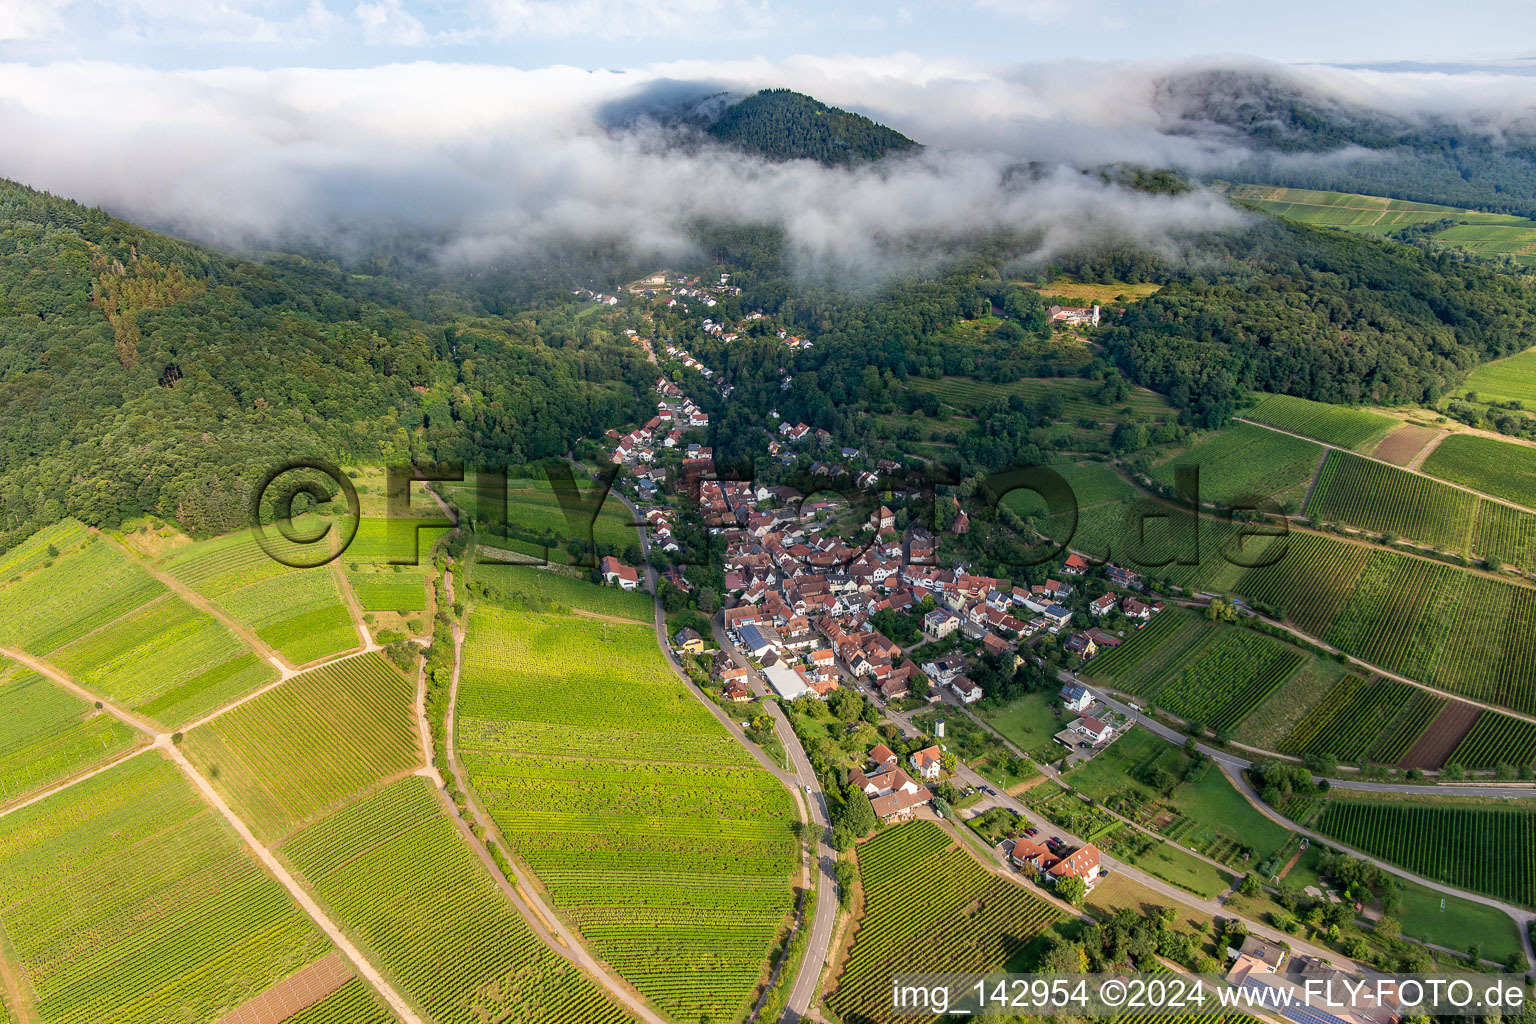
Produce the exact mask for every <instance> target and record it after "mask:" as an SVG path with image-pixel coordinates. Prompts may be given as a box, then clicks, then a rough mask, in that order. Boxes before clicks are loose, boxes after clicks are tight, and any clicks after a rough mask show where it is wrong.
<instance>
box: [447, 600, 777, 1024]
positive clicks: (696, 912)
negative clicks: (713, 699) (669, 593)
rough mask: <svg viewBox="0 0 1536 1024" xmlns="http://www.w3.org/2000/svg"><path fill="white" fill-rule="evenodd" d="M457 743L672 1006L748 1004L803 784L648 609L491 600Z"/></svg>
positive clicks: (475, 775)
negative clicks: (719, 697)
mask: <svg viewBox="0 0 1536 1024" xmlns="http://www.w3.org/2000/svg"><path fill="white" fill-rule="evenodd" d="M458 716H459V720H458V729H457V742H458V746H459V750H460V754H461V756H462V758H463V762H464V765H465V767H466V770H467V772H468V775H469V779H470V782H471V785H472V786H473V788H474V789H475V790H476V791H477V792H478V793H479V794H480V796H481V798H482V799H483V800H484V802H485V804H486V807H487V809H488V810H489V812H490V814H491V816H492V818H493V819H494V820H495V823H496V824H497V826H498V827H499V828H500V830H501V832H502V834H503V835H504V836H505V837H506V838H507V840H508V841H509V842H510V843H511V845H512V846H513V848H514V849H515V850H516V852H517V854H518V855H519V856H520V857H521V858H522V859H523V860H525V861H526V862H527V863H528V865H529V866H530V867H531V868H532V869H533V871H534V873H535V874H536V875H537V876H538V877H539V880H540V882H541V883H542V884H543V886H544V887H545V888H546V889H547V890H548V892H549V899H550V902H551V903H552V904H553V905H554V906H555V907H556V908H557V910H558V911H559V912H560V913H561V914H563V915H564V916H565V917H566V918H567V919H568V920H570V921H571V922H572V923H573V924H574V925H575V926H576V927H577V928H578V929H579V930H580V932H581V933H582V935H583V936H584V937H585V939H586V941H587V943H588V944H589V946H590V947H591V949H592V950H593V952H594V953H595V954H596V955H597V956H599V957H601V958H602V959H604V960H606V961H607V962H608V963H610V964H612V965H613V967H614V968H615V969H616V970H617V971H618V972H619V973H620V974H621V975H623V976H624V977H625V978H626V979H628V980H629V981H630V982H631V983H632V984H634V985H635V987H636V988H638V989H639V990H640V991H641V992H643V993H645V995H647V996H648V997H650V998H651V999H652V1000H654V1001H655V1002H656V1004H657V1005H658V1007H660V1008H661V1009H662V1010H664V1011H666V1012H668V1013H671V1014H673V1015H676V1016H678V1017H685V1018H688V1019H695V1018H697V1017H699V1016H701V1015H706V1014H707V1015H709V1016H711V1017H719V1018H735V1017H738V1016H740V1015H741V1014H743V1013H744V1012H745V1011H746V1008H747V1002H748V1000H749V999H750V997H751V994H752V992H753V991H754V989H755V988H756V987H757V985H758V982H759V981H760V980H761V978H762V975H763V970H764V963H765V959H766V957H767V953H768V950H769V949H770V948H771V947H772V946H773V944H774V942H775V940H776V938H777V936H778V935H779V933H780V930H781V928H782V927H783V926H784V924H785V922H786V920H787V915H788V913H789V910H790V902H791V900H790V876H791V873H792V872H795V871H797V865H798V863H799V856H798V854H799V849H798V843H796V842H795V840H794V839H793V836H792V833H791V824H792V823H793V822H795V821H796V820H797V814H796V812H795V809H794V804H793V803H792V801H791V797H790V795H789V794H788V793H787V792H786V791H785V790H784V788H783V787H782V786H781V785H780V784H779V782H778V781H777V780H776V779H775V778H773V776H771V775H769V774H768V773H767V772H765V771H763V770H762V769H761V768H760V767H759V766H758V765H757V763H756V762H755V761H754V760H753V759H752V757H751V756H750V755H749V754H748V753H747V752H746V750H745V749H743V748H742V747H741V746H740V745H739V744H738V743H737V742H736V741H735V740H733V739H732V738H731V736H730V735H729V734H728V733H727V732H726V731H725V730H724V729H723V728H722V727H721V726H720V724H719V723H718V722H717V721H716V720H715V718H714V716H713V715H712V714H710V712H709V711H708V710H707V709H706V708H705V707H704V706H703V704H702V703H700V702H699V701H697V700H696V699H695V698H694V697H693V696H692V695H691V694H690V693H689V692H688V691H687V689H686V688H685V687H684V684H683V683H682V682H681V681H680V680H679V679H678V678H677V677H676V676H675V675H674V674H673V673H672V672H671V671H670V670H669V668H668V667H667V665H666V664H665V662H664V661H663V660H662V657H661V653H660V652H659V651H658V650H657V647H656V638H655V634H654V632H653V631H652V628H651V627H650V626H649V625H644V624H639V623H636V624H633V625H630V624H623V623H612V622H606V621H596V620H592V619H585V618H577V617H573V616H565V615H551V614H538V613H529V612H509V611H505V610H502V609H499V608H495V607H490V606H484V605H482V606H479V607H477V608H476V609H475V611H474V613H473V615H472V617H471V621H470V630H469V642H468V644H467V646H466V649H465V664H464V671H463V681H462V683H461V691H460V695H459V701H458Z"/></svg>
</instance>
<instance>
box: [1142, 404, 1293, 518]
mask: <svg viewBox="0 0 1536 1024" xmlns="http://www.w3.org/2000/svg"><path fill="white" fill-rule="evenodd" d="M1322 456H1323V448H1322V446H1321V445H1317V444H1313V443H1312V442H1311V441H1303V440H1301V439H1300V438H1296V437H1291V436H1289V435H1287V434H1281V433H1279V432H1277V431H1274V430H1266V429H1264V428H1263V427H1255V426H1253V425H1252V424H1248V423H1236V424H1233V425H1232V426H1230V427H1228V428H1227V429H1225V430H1222V431H1218V432H1217V433H1214V434H1210V435H1207V436H1206V437H1205V439H1204V440H1202V441H1201V442H1200V443H1199V444H1197V445H1195V446H1194V447H1193V448H1191V449H1190V450H1189V451H1187V452H1185V453H1183V454H1182V455H1179V456H1176V457H1175V458H1173V459H1170V460H1169V461H1167V462H1164V463H1163V464H1162V465H1160V466H1158V467H1157V468H1156V469H1155V470H1154V471H1153V474H1152V475H1153V477H1154V478H1156V479H1157V480H1158V481H1159V482H1160V483H1164V484H1167V485H1169V486H1173V483H1174V477H1175V471H1176V470H1177V468H1178V467H1180V466H1194V467H1197V468H1198V469H1199V470H1200V500H1201V501H1213V502H1215V503H1217V504H1218V505H1231V504H1234V503H1236V502H1238V501H1239V500H1240V499H1244V498H1251V497H1254V496H1261V497H1267V496H1270V495H1277V494H1280V493H1282V492H1284V491H1288V490H1290V489H1292V488H1295V487H1297V486H1299V485H1301V484H1304V483H1306V482H1307V481H1308V480H1311V479H1312V474H1313V472H1315V471H1316V469H1317V463H1318V460H1319V459H1321V458H1322ZM1297 497H1298V505H1299V503H1300V502H1299V497H1300V496H1299V495H1298V496H1297Z"/></svg>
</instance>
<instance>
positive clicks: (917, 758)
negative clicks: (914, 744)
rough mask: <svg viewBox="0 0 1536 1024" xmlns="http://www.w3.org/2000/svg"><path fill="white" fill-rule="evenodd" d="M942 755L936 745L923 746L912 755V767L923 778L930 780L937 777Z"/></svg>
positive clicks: (940, 767) (940, 768)
mask: <svg viewBox="0 0 1536 1024" xmlns="http://www.w3.org/2000/svg"><path fill="white" fill-rule="evenodd" d="M942 757H943V753H942V752H941V751H940V750H939V748H938V747H924V748H923V749H922V750H919V751H918V752H917V753H915V754H913V755H912V757H911V761H912V767H913V768H916V769H917V774H918V775H919V776H921V777H922V778H923V779H925V780H929V781H931V780H933V779H936V778H938V777H939V772H940V771H941V770H942V765H941V764H940V759H941V758H942Z"/></svg>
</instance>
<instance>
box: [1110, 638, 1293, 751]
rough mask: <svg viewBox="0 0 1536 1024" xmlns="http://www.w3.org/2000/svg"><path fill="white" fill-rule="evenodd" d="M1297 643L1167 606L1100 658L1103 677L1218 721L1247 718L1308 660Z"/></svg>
mask: <svg viewBox="0 0 1536 1024" xmlns="http://www.w3.org/2000/svg"><path fill="white" fill-rule="evenodd" d="M1307 657H1308V656H1307V654H1306V653H1305V652H1303V651H1302V650H1300V649H1299V648H1296V647H1293V646H1291V645H1290V644H1287V643H1283V642H1281V641H1279V640H1275V639H1273V638H1272V637H1269V636H1265V635H1264V634H1262V633H1257V632H1254V631H1252V630H1248V629H1242V628H1240V627H1231V626H1218V625H1214V624H1212V623H1209V622H1207V621H1205V620H1204V619H1203V618H1199V617H1197V616H1194V615H1189V614H1185V613H1183V612H1180V611H1178V610H1176V609H1174V608H1167V609H1164V610H1163V611H1162V612H1161V613H1160V614H1159V615H1157V616H1156V617H1155V618H1153V620H1152V621H1151V622H1150V623H1148V624H1147V626H1146V627H1144V628H1142V629H1140V630H1138V631H1137V632H1136V633H1134V634H1132V635H1131V637H1130V638H1129V639H1128V640H1127V641H1126V642H1125V643H1124V644H1122V645H1121V646H1119V647H1116V648H1113V649H1112V650H1110V651H1107V652H1106V653H1104V654H1101V655H1100V656H1099V657H1097V658H1095V659H1094V660H1093V662H1092V664H1091V665H1090V666H1089V669H1088V671H1089V672H1090V673H1091V675H1092V677H1093V678H1094V679H1096V680H1104V681H1105V682H1108V683H1111V684H1112V685H1114V686H1115V687H1117V688H1119V689H1122V690H1125V691H1127V692H1130V693H1135V694H1138V695H1140V696H1143V697H1146V698H1148V699H1149V700H1152V701H1155V702H1156V703H1157V704H1158V706H1160V707H1163V708H1166V709H1167V710H1168V711H1171V712H1172V713H1173V714H1175V715H1178V716H1179V717H1181V718H1184V719H1187V720H1198V721H1200V722H1202V723H1204V724H1205V725H1206V726H1209V727H1210V728H1213V729H1226V728H1230V727H1232V726H1235V725H1236V724H1237V723H1238V722H1240V721H1242V719H1243V717H1244V716H1245V715H1247V714H1248V713H1249V712H1250V711H1252V710H1253V708H1254V707H1255V706H1256V705H1257V704H1259V703H1260V702H1261V701H1263V700H1264V699H1265V698H1266V697H1268V696H1269V694H1270V693H1271V692H1273V691H1274V690H1275V689H1276V688H1277V687H1279V686H1280V685H1281V684H1283V683H1284V682H1285V681H1286V680H1287V679H1288V678H1290V677H1291V676H1292V675H1293V674H1294V673H1295V672H1296V671H1297V670H1298V669H1300V668H1301V666H1302V665H1303V664H1304V663H1305V662H1306V661H1307Z"/></svg>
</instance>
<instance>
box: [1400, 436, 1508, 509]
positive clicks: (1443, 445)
mask: <svg viewBox="0 0 1536 1024" xmlns="http://www.w3.org/2000/svg"><path fill="white" fill-rule="evenodd" d="M1421 468H1422V469H1423V471H1424V472H1425V473H1428V474H1429V475H1430V476H1434V477H1439V478H1440V479H1441V480H1449V481H1450V482H1451V483H1453V484H1461V485H1462V486H1463V487H1470V488H1472V489H1473V490H1474V491H1482V492H1483V493H1484V494H1491V495H1493V496H1494V497H1495V498H1503V499H1504V500H1505V501H1512V502H1514V503H1515V504H1516V505H1524V506H1525V507H1526V508H1536V448H1532V447H1529V446H1527V445H1523V444H1515V443H1513V442H1510V441H1498V440H1495V439H1493V438H1491V437H1482V436H1480V435H1477V434H1452V435H1451V436H1449V437H1447V438H1446V439H1445V440H1443V441H1441V442H1440V443H1439V444H1438V445H1437V446H1436V447H1435V450H1434V451H1432V452H1430V453H1429V456H1428V457H1427V458H1426V459H1425V460H1424V465H1423V466H1422V467H1421Z"/></svg>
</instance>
